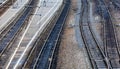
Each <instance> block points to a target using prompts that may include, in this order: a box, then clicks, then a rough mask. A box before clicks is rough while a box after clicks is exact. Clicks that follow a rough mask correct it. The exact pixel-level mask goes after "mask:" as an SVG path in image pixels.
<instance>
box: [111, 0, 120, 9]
mask: <svg viewBox="0 0 120 69" xmlns="http://www.w3.org/2000/svg"><path fill="white" fill-rule="evenodd" d="M110 1H111V2H112V4H113V5H114V7H115V8H117V9H119V10H120V1H119V0H110Z"/></svg>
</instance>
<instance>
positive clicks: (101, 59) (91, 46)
mask: <svg viewBox="0 0 120 69" xmlns="http://www.w3.org/2000/svg"><path fill="white" fill-rule="evenodd" d="M81 10H82V11H81V15H80V17H81V21H80V31H81V35H82V38H83V41H84V44H85V48H86V51H87V53H88V57H89V59H90V63H91V67H92V68H93V69H101V68H109V66H111V64H110V62H109V60H108V58H107V57H106V56H105V54H104V51H103V50H102V48H101V46H100V44H99V42H98V40H97V39H96V36H95V35H94V32H93V31H92V29H91V26H90V21H89V3H88V1H87V0H82V8H81Z"/></svg>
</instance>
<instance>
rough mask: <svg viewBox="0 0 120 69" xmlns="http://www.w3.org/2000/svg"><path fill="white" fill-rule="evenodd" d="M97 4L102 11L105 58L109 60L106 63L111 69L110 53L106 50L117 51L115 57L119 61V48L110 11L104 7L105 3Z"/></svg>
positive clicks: (98, 0)
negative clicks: (108, 63)
mask: <svg viewBox="0 0 120 69" xmlns="http://www.w3.org/2000/svg"><path fill="white" fill-rule="evenodd" d="M97 2H98V4H99V5H101V6H100V7H99V8H100V9H102V15H101V16H102V17H103V18H104V20H105V24H104V33H105V38H106V39H105V54H106V57H108V58H109V60H108V61H109V62H110V64H111V67H110V69H113V68H114V66H113V65H112V63H111V59H110V58H111V57H110V55H109V54H110V53H109V52H110V51H108V48H109V49H111V51H117V54H116V55H118V59H119V61H120V52H119V47H118V40H117V38H116V33H115V29H114V25H113V23H112V18H111V15H110V11H109V9H108V8H107V6H106V3H105V1H103V0H97ZM113 47H115V48H114V50H113ZM115 49H116V50H115ZM112 55H113V54H112Z"/></svg>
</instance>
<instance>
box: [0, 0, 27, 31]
mask: <svg viewBox="0 0 120 69" xmlns="http://www.w3.org/2000/svg"><path fill="white" fill-rule="evenodd" d="M28 2H29V0H24V1H23V0H17V1H16V2H15V3H14V4H13V5H12V6H10V8H9V9H8V10H7V11H6V12H5V13H4V14H3V15H2V16H1V17H0V32H1V31H2V29H3V28H5V27H6V26H7V25H9V24H10V23H11V22H12V21H14V19H15V18H17V17H18V16H19V14H20V12H21V10H23V9H24V8H25V5H26V4H27V3H28Z"/></svg>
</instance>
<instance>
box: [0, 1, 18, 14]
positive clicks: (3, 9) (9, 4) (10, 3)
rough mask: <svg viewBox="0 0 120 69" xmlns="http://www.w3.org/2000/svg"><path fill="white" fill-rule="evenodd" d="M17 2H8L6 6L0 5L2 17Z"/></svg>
mask: <svg viewBox="0 0 120 69" xmlns="http://www.w3.org/2000/svg"><path fill="white" fill-rule="evenodd" d="M15 1H16V0H8V1H6V2H5V3H4V4H2V5H0V16H1V15H2V14H3V13H4V12H5V11H6V10H7V9H9V7H10V6H11V5H12V4H13V3H14V2H15Z"/></svg>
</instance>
